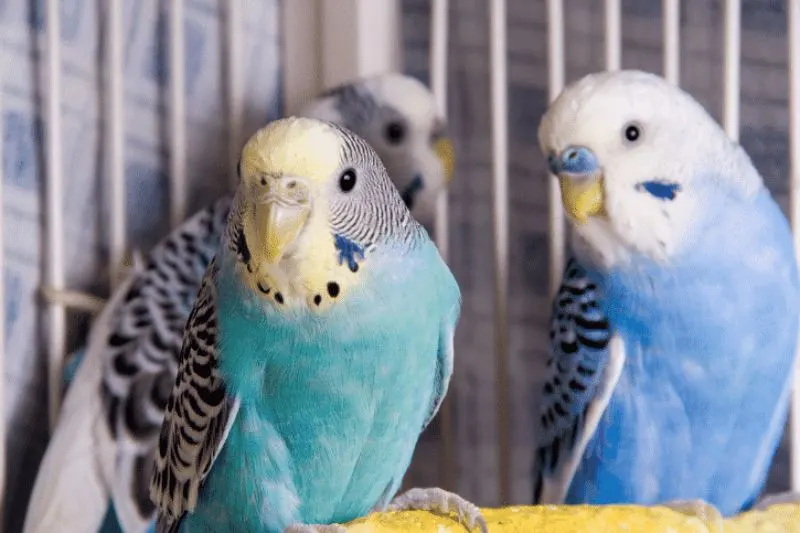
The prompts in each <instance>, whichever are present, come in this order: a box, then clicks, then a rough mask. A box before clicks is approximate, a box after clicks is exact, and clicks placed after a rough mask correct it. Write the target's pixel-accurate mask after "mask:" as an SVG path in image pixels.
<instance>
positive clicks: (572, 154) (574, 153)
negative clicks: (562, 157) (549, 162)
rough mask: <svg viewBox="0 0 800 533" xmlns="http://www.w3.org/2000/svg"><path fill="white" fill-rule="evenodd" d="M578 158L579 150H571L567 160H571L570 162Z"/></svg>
mask: <svg viewBox="0 0 800 533" xmlns="http://www.w3.org/2000/svg"><path fill="white" fill-rule="evenodd" d="M576 157H578V151H577V150H570V151H569V152H567V159H569V160H570V161H573V160H575V158H576Z"/></svg>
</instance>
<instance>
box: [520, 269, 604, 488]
mask: <svg viewBox="0 0 800 533" xmlns="http://www.w3.org/2000/svg"><path fill="white" fill-rule="evenodd" d="M600 298H601V295H600V293H599V292H598V290H597V286H596V285H595V284H594V283H592V281H591V280H590V279H589V277H588V274H587V272H586V271H585V270H584V269H583V268H582V267H581V266H580V265H579V264H578V263H577V262H576V261H575V260H574V259H570V260H569V261H568V262H567V265H566V267H565V269H564V276H563V278H562V281H561V286H560V287H559V290H558V293H557V294H556V296H555V299H554V301H553V311H552V316H551V323H550V358H549V359H548V361H547V378H546V380H545V384H544V394H543V396H542V400H541V402H542V403H541V405H540V408H539V426H538V427H539V439H538V440H539V444H538V448H537V451H536V457H535V464H534V495H533V498H534V503H539V501H540V499H541V497H542V486H543V478H545V477H547V476H549V475H550V474H552V473H553V471H554V470H555V469H556V468H557V467H558V466H559V464H560V463H561V462H562V461H564V460H565V458H566V457H567V456H568V453H569V452H570V451H571V450H572V448H573V447H574V446H575V443H576V441H577V440H578V439H579V438H580V436H581V428H582V427H583V425H584V419H585V417H586V413H587V410H588V409H589V406H590V402H591V401H592V399H593V398H594V396H595V392H596V390H597V387H598V384H599V382H600V380H599V379H597V375H598V374H601V373H602V372H603V370H604V367H605V365H606V363H607V359H608V352H607V350H608V344H609V341H610V340H611V330H610V328H609V323H608V319H607V317H606V315H605V312H604V311H603V309H602V301H601V300H600Z"/></svg>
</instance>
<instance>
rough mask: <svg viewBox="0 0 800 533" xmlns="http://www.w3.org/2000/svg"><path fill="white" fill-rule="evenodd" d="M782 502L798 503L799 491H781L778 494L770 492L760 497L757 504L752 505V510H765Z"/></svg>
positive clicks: (799, 501)
mask: <svg viewBox="0 0 800 533" xmlns="http://www.w3.org/2000/svg"><path fill="white" fill-rule="evenodd" d="M782 503H800V492H781V493H779V494H770V495H769V496H765V497H763V498H761V499H760V500H759V501H758V503H757V504H755V505H754V506H753V510H754V511H766V510H767V509H768V508H769V507H771V506H773V505H780V504H782Z"/></svg>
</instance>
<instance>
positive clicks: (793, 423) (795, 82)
mask: <svg viewBox="0 0 800 533" xmlns="http://www.w3.org/2000/svg"><path fill="white" fill-rule="evenodd" d="M787 9H788V14H787V15H788V24H789V28H788V32H787V33H788V41H789V43H788V44H789V65H788V67H789V68H788V70H789V162H790V173H789V179H790V186H789V191H790V193H789V194H790V210H791V214H790V220H791V223H792V232H793V233H794V245H795V248H796V251H797V250H800V0H789V4H788V6H787ZM797 358H798V363H796V365H795V367H796V371H795V375H794V391H793V394H792V408H791V418H790V425H789V428H790V431H791V440H790V446H791V455H790V456H791V476H790V485H791V490H792V491H793V492H800V371H798V369H797V367H798V366H800V346H798V355H797Z"/></svg>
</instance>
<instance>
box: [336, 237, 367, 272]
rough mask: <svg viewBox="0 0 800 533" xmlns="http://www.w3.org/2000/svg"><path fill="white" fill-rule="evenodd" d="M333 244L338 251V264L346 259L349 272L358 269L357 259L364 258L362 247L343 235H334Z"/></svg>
mask: <svg viewBox="0 0 800 533" xmlns="http://www.w3.org/2000/svg"><path fill="white" fill-rule="evenodd" d="M333 238H334V243H333V244H334V246H336V250H338V252H339V264H340V265H341V264H342V263H344V262H345V261H347V268H349V269H350V272H357V271H358V259H357V258H361V259H362V260H363V259H364V248H362V247H361V246H359V245H358V244H356V243H354V242H353V241H351V240H350V239H348V238H347V237H345V236H343V235H334V236H333Z"/></svg>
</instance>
